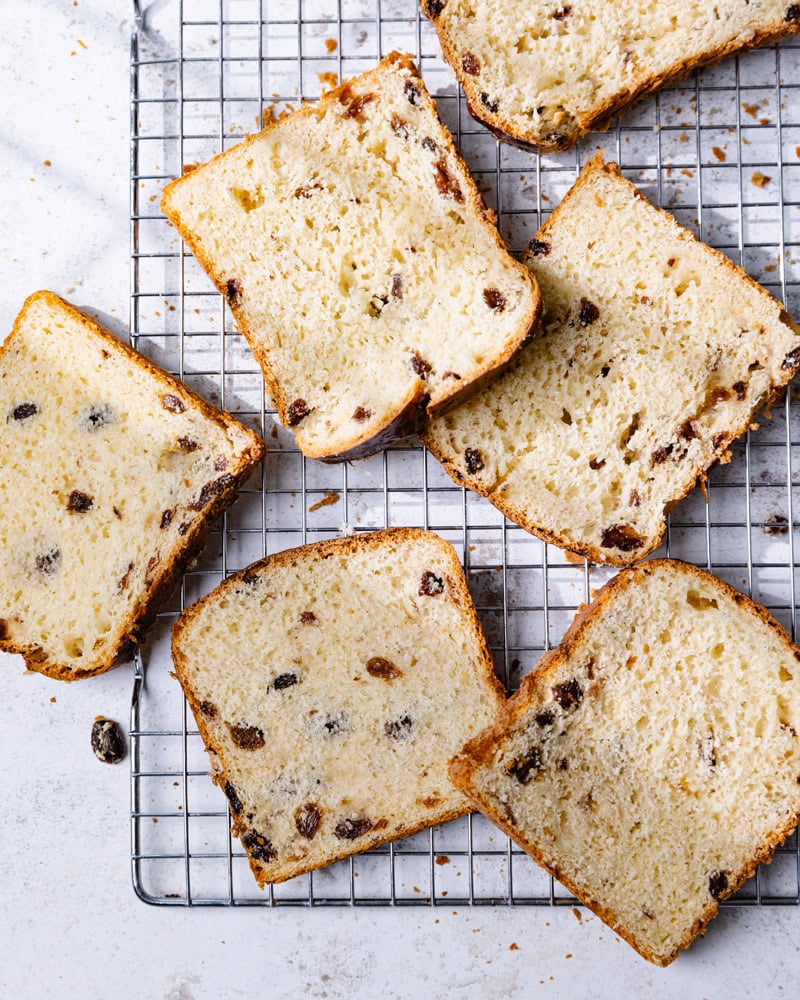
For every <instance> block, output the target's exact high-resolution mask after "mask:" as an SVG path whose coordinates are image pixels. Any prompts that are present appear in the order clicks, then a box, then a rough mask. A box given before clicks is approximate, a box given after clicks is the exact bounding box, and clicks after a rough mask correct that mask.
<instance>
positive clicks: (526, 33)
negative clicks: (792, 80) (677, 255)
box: [421, 0, 800, 152]
mask: <svg viewBox="0 0 800 1000" xmlns="http://www.w3.org/2000/svg"><path fill="white" fill-rule="evenodd" d="M421 2H422V8H423V10H424V11H425V13H426V14H427V15H428V17H429V18H430V19H431V20H432V21H433V23H434V25H435V27H436V31H437V33H438V35H439V41H440V42H441V46H442V51H443V53H444V56H445V59H447V61H448V62H449V63H450V65H451V66H452V67H453V70H454V71H455V74H456V76H457V77H458V81H459V83H460V84H461V86H462V87H463V88H464V93H465V94H466V97H467V103H468V106H469V109H470V111H471V113H472V114H473V115H474V116H475V117H476V118H477V119H478V120H479V121H481V122H483V123H484V124H485V125H487V126H488V127H489V128H490V129H491V130H492V131H493V132H494V133H495V134H496V135H498V137H499V138H501V139H505V140H507V141H509V142H513V143H514V144H516V145H521V146H525V147H531V148H534V149H538V150H539V151H540V152H557V151H559V150H564V149H568V148H569V147H570V146H572V145H573V144H574V143H575V142H576V140H577V139H578V138H579V137H580V136H581V135H583V134H584V133H586V132H589V131H590V130H592V129H602V128H606V127H607V126H608V125H609V123H610V121H611V119H612V118H614V116H615V115H617V114H618V113H619V112H620V111H621V110H623V109H624V108H625V107H626V106H627V105H628V104H630V103H631V102H632V101H634V100H635V99H636V98H637V97H639V96H641V95H642V94H646V93H649V92H651V91H654V90H657V89H658V88H660V87H662V86H665V85H666V84H668V83H670V82H673V81H675V80H677V79H680V78H681V77H684V76H687V75H688V74H689V73H690V72H691V71H692V70H693V69H695V68H697V67H698V66H702V65H705V64H707V63H712V62H716V61H717V60H719V59H722V58H723V57H724V56H727V55H730V54H731V53H734V52H737V51H739V50H740V49H743V48H747V47H751V46H755V45H766V44H768V43H770V42H775V41H778V40H779V39H781V38H784V37H785V36H786V35H789V34H793V33H795V32H797V31H800V4H790V3H787V2H786V0H720V2H718V3H713V4H712V3H707V2H706V0H647V2H645V3H635V4H624V3H620V2H619V0H573V3H569V4H565V3H555V2H552V0H529V2H528V3H524V4H520V3H517V2H515V0H482V2H476V0H421Z"/></svg>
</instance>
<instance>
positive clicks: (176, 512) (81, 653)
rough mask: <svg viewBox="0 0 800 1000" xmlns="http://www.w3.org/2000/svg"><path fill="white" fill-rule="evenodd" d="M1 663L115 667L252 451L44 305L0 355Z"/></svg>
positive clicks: (127, 354) (30, 309)
mask: <svg viewBox="0 0 800 1000" xmlns="http://www.w3.org/2000/svg"><path fill="white" fill-rule="evenodd" d="M0 428H2V431H0V433H1V434H2V442H3V446H2V449H1V450H0V497H1V498H2V502H0V538H2V540H3V551H4V558H3V568H2V571H1V572H0V649H2V650H4V651H5V652H9V653H21V654H22V655H23V657H24V658H25V664H26V666H27V667H28V669H30V670H35V671H38V672H39V673H43V674H48V675H49V676H51V677H55V678H58V679H60V680H77V679H79V678H82V677H88V676H90V675H92V674H97V673H101V672H102V671H104V670H107V669H108V668H109V667H110V666H111V665H112V664H113V663H114V662H115V660H117V659H118V658H120V657H122V656H125V655H129V653H130V652H131V650H132V647H133V646H134V645H135V644H136V643H137V642H138V641H139V639H140V638H141V635H142V633H143V630H144V628H145V626H146V624H147V623H148V621H149V620H150V619H151V618H152V616H153V615H154V613H155V611H156V610H157V609H158V606H159V604H160V603H161V602H162V601H163V600H164V599H165V598H166V597H167V596H168V594H169V591H170V590H171V589H172V586H173V585H174V583H175V581H176V579H177V577H178V575H179V573H180V572H181V569H182V568H183V566H184V564H185V562H186V560H187V559H188V558H189V557H190V556H191V555H193V554H194V553H196V552H197V551H198V550H199V549H200V547H201V546H202V544H203V543H204V541H205V538H206V535H207V533H208V531H209V529H210V526H211V524H212V522H213V521H214V519H215V518H216V516H217V515H218V514H219V513H220V512H221V511H222V510H224V509H225V508H226V507H227V506H228V505H229V504H230V503H232V502H233V500H234V499H235V497H236V493H237V491H238V489H239V486H240V485H241V484H242V482H243V481H244V479H245V478H246V477H247V475H248V473H249V472H250V470H251V469H252V467H253V465H254V464H255V463H256V462H258V461H259V459H260V458H261V456H262V455H263V453H264V444H263V442H262V441H261V439H260V438H259V437H258V436H257V435H256V434H254V433H253V432H252V431H249V430H247V429H246V428H244V427H242V426H241V425H240V424H239V423H237V422H236V421H235V420H234V419H233V418H231V417H230V416H229V415H228V414H226V413H222V412H220V411H219V410H216V409H215V408H214V407H212V406H210V405H209V404H208V403H206V402H205V401H204V400H202V399H201V398H200V397H199V396H197V395H195V394H194V393H193V392H191V391H190V390H189V389H188V388H187V387H186V386H184V385H182V384H181V383H179V382H178V381H176V380H175V379H173V378H171V377H170V376H169V375H167V374H166V373H165V372H163V371H161V369H159V368H157V367H156V366H155V365H154V364H152V363H151V362H150V361H148V360H147V359H146V358H144V357H142V356H141V355H139V354H137V353H136V351H134V350H133V349H132V348H130V347H128V346H127V345H126V344H124V343H122V342H120V341H119V340H117V339H116V338H115V337H113V336H112V335H111V334H110V333H109V332H108V331H107V330H105V329H104V328H103V327H101V326H100V325H99V324H97V323H96V322H94V321H93V320H92V319H90V318H89V317H87V316H84V315H83V314H82V313H81V312H79V311H78V310H77V309H75V308H73V307H72V306H71V305H69V304H68V303H66V302H64V301H63V300H62V299H60V298H59V297H58V296H56V295H54V294H53V293H51V292H37V293H35V294H34V295H31V296H30V297H29V298H28V299H27V301H26V302H25V304H24V306H23V308H22V311H21V312H20V314H19V316H18V317H17V319H16V322H15V324H14V329H13V331H12V333H11V334H10V335H9V336H8V338H7V339H6V340H5V342H4V344H3V345H2V348H0Z"/></svg>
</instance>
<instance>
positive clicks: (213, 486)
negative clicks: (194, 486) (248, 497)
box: [189, 476, 236, 510]
mask: <svg viewBox="0 0 800 1000" xmlns="http://www.w3.org/2000/svg"><path fill="white" fill-rule="evenodd" d="M235 483H236V480H235V479H234V478H233V476H220V477H219V479H213V480H212V481H211V482H210V483H206V484H205V486H203V488H202V489H201V490H200V493H199V494H198V496H197V499H196V500H195V501H194V502H193V503H190V504H189V509H190V510H202V509H203V507H205V506H206V504H207V503H208V502H209V501H210V500H211V498H212V497H215V496H217V495H218V494H219V493H223V492H224V491H225V490H227V489H229V488H230V487H231V486H233V485H234V484H235Z"/></svg>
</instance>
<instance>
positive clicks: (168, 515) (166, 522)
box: [161, 507, 175, 531]
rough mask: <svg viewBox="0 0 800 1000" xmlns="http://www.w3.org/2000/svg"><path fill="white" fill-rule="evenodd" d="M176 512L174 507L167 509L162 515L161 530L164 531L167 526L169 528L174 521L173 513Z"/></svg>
mask: <svg viewBox="0 0 800 1000" xmlns="http://www.w3.org/2000/svg"><path fill="white" fill-rule="evenodd" d="M174 513H175V508H174V507H173V508H171V509H170V510H165V511H164V513H163V514H162V515H161V530H162V531H164V530H165V529H166V528H168V527H169V526H170V524H171V523H172V515H173V514H174Z"/></svg>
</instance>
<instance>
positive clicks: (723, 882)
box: [708, 872, 728, 899]
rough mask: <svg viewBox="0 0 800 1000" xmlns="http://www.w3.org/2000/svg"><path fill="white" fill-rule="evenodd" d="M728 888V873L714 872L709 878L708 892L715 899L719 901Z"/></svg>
mask: <svg viewBox="0 0 800 1000" xmlns="http://www.w3.org/2000/svg"><path fill="white" fill-rule="evenodd" d="M727 888H728V876H727V873H726V872H712V873H711V874H710V875H709V876H708V891H709V892H710V893H711V895H712V896H713V897H714V899H719V898H720V896H722V894H723V893H724V892H725V890H726V889H727Z"/></svg>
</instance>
